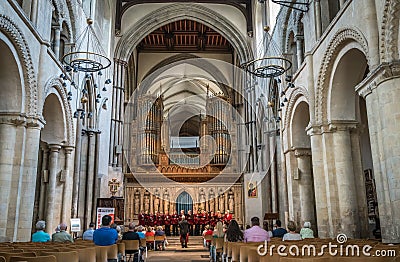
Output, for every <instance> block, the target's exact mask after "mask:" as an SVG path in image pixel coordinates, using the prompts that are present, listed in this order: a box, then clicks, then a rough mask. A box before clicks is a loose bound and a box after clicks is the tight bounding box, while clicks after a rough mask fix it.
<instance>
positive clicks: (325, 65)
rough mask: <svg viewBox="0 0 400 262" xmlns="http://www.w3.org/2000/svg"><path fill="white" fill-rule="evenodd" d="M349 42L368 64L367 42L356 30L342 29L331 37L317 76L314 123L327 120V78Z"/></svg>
mask: <svg viewBox="0 0 400 262" xmlns="http://www.w3.org/2000/svg"><path fill="white" fill-rule="evenodd" d="M349 42H356V43H357V44H359V45H360V50H361V51H362V52H363V53H364V55H365V57H366V58H367V60H368V64H370V61H369V55H368V44H367V41H366V39H365V38H364V36H363V35H362V33H361V32H360V31H359V30H358V29H356V28H343V29H341V30H339V31H338V32H337V33H336V34H335V35H334V36H333V38H332V40H331V41H330V43H329V45H328V47H327V50H326V52H325V54H324V57H323V59H322V64H321V68H320V70H319V74H318V81H317V90H316V100H315V102H316V103H315V120H316V123H322V122H323V121H324V120H326V118H327V104H328V101H327V94H328V90H329V78H330V75H331V73H332V69H333V64H334V62H335V59H336V57H337V55H338V53H339V52H340V50H341V48H342V46H344V45H345V44H347V43H349Z"/></svg>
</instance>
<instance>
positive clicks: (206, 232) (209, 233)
mask: <svg viewBox="0 0 400 262" xmlns="http://www.w3.org/2000/svg"><path fill="white" fill-rule="evenodd" d="M213 234H214V230H213V228H212V227H210V226H209V225H207V226H206V227H205V230H204V232H203V237H204V241H205V246H206V247H207V248H210V247H211V239H206V236H212V235H213Z"/></svg>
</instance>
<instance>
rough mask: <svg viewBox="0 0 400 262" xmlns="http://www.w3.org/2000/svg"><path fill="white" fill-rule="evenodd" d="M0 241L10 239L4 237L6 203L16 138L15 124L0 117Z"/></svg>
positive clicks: (9, 189)
mask: <svg viewBox="0 0 400 262" xmlns="http://www.w3.org/2000/svg"><path fill="white" fill-rule="evenodd" d="M0 121H1V123H0V189H1V190H0V199H1V201H0V212H1V216H0V242H4V241H10V240H11V239H7V238H6V229H7V217H8V204H9V199H10V194H11V191H12V190H13V189H12V188H11V181H12V170H13V165H14V164H13V163H14V154H15V152H14V147H15V139H16V128H15V126H14V125H13V124H12V123H10V122H8V121H5V119H0Z"/></svg>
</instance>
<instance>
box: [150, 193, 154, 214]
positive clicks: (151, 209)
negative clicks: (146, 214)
mask: <svg viewBox="0 0 400 262" xmlns="http://www.w3.org/2000/svg"><path fill="white" fill-rule="evenodd" d="M153 212H154V209H153V194H152V193H150V213H151V214H152V213H153Z"/></svg>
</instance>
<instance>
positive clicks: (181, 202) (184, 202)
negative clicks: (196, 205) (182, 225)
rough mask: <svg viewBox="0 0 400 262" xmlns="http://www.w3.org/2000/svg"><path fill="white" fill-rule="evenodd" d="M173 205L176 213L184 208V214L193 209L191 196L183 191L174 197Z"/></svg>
mask: <svg viewBox="0 0 400 262" xmlns="http://www.w3.org/2000/svg"><path fill="white" fill-rule="evenodd" d="M175 205H176V210H177V212H178V213H179V212H180V211H181V210H184V211H185V214H187V213H188V211H189V210H193V199H192V196H191V195H190V194H189V193H188V192H186V191H183V192H182V193H180V194H179V195H178V197H177V198H176V201H175Z"/></svg>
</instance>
